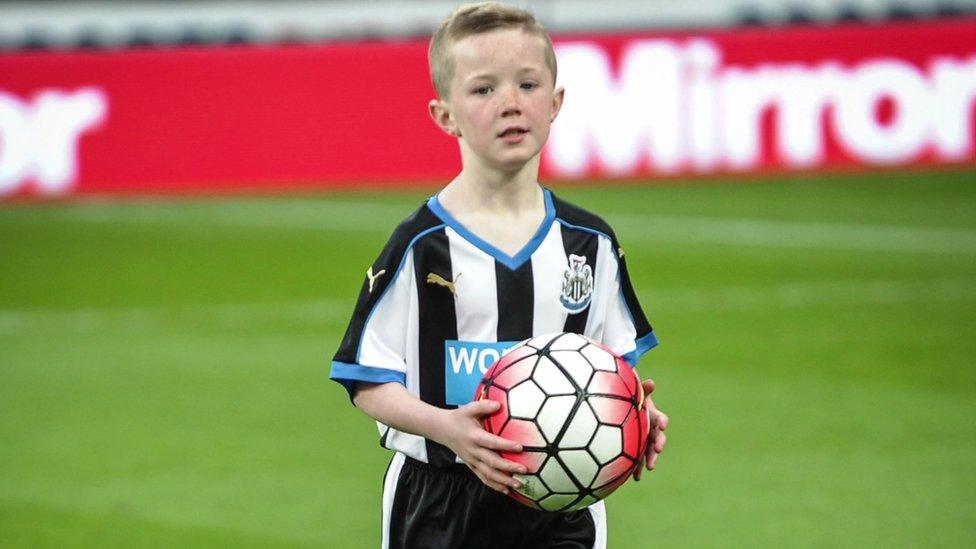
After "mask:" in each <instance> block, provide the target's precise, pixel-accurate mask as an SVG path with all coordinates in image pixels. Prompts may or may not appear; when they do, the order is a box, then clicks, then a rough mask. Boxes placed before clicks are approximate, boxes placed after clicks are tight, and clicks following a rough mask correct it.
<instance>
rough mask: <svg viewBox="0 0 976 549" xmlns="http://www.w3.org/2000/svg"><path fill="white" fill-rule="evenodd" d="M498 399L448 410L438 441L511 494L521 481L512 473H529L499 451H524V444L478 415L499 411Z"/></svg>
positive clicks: (489, 482) (488, 481) (490, 484)
mask: <svg viewBox="0 0 976 549" xmlns="http://www.w3.org/2000/svg"><path fill="white" fill-rule="evenodd" d="M498 406H499V405H498V403H497V402H495V401H493V400H478V401H475V402H470V403H468V404H465V405H464V406H461V407H460V408H458V409H456V410H444V412H445V413H444V414H443V415H442V418H443V421H442V422H441V425H440V426H439V428H438V431H439V432H438V435H439V436H438V438H439V439H440V440H438V442H440V443H441V444H443V445H445V446H447V447H448V448H450V449H451V450H452V451H453V452H454V453H455V454H457V455H458V457H460V458H461V459H462V460H463V461H464V463H465V465H467V466H468V468H469V469H471V470H472V471H474V474H476V475H478V478H479V479H481V482H484V483H485V484H486V485H487V486H488V487H489V488H492V489H494V490H498V491H499V492H502V493H503V494H507V493H508V490H509V489H510V488H518V487H519V485H520V483H519V481H517V480H515V479H514V478H512V473H523V474H524V473H525V472H526V469H525V466H524V465H521V464H519V463H515V462H512V461H508V460H506V459H502V457H501V456H500V455H498V452H499V451H506V452H521V451H522V446H521V445H520V444H518V443H516V442H512V441H510V440H507V439H504V438H502V437H500V436H496V435H493V434H491V433H489V432H488V431H485V430H484V428H483V427H482V426H481V421H480V420H479V419H478V418H480V417H481V416H484V415H488V414H492V413H495V412H496V411H497V410H498Z"/></svg>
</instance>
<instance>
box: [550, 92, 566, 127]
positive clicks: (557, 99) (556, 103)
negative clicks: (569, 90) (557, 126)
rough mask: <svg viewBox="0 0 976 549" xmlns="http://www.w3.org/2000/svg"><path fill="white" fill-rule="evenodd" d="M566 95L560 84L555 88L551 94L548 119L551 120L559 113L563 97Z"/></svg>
mask: <svg viewBox="0 0 976 549" xmlns="http://www.w3.org/2000/svg"><path fill="white" fill-rule="evenodd" d="M565 96H566V88H563V87H562V86H560V87H558V88H556V91H555V92H553V94H552V111H551V114H550V115H549V121H550V122H552V121H554V120H555V119H556V116H558V115H559V110H560V109H562V108H563V98H564V97H565Z"/></svg>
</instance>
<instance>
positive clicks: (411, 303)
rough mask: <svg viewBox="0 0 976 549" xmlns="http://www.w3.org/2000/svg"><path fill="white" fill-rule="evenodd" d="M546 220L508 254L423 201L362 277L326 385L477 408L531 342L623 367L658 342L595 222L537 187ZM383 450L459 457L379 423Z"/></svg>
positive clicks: (613, 245) (618, 257)
mask: <svg viewBox="0 0 976 549" xmlns="http://www.w3.org/2000/svg"><path fill="white" fill-rule="evenodd" d="M543 195H544V201H545V208H546V213H545V218H544V219H543V221H542V224H541V225H540V227H539V229H538V231H537V232H536V233H535V235H534V236H533V238H532V239H531V240H530V241H529V242H528V243H527V244H526V245H525V246H524V248H523V249H522V250H521V251H519V252H518V253H517V254H515V255H514V256H511V255H508V254H506V253H505V252H502V251H501V250H499V249H497V248H495V247H494V246H492V245H491V244H489V243H488V242H486V241H484V240H482V239H480V238H479V237H478V236H477V235H475V234H473V233H472V232H470V231H469V230H467V229H466V228H465V227H464V226H463V225H462V224H461V223H459V222H458V221H457V220H456V219H454V218H453V217H452V216H451V215H450V214H449V213H448V212H447V211H446V210H445V209H444V208H443V207H442V206H441V205H440V203H439V201H438V199H437V197H436V196H434V197H432V198H430V199H429V200H428V201H427V202H426V203H425V204H423V205H422V206H421V207H420V208H419V209H417V210H416V211H415V212H414V213H413V214H412V215H411V216H410V217H409V218H407V219H406V220H405V221H403V222H402V223H401V224H400V225H399V226H398V227H397V228H396V230H394V232H393V235H392V236H391V237H390V240H389V242H387V244H386V246H385V247H384V248H383V251H382V252H381V253H380V255H379V257H378V258H377V259H376V261H375V262H374V263H373V265H372V266H370V267H369V269H368V270H367V272H366V279H365V280H364V282H363V286H362V290H361V291H360V295H359V299H358V301H357V302H356V307H355V310H354V312H353V316H352V320H351V321H350V323H349V327H348V329H347V330H346V334H345V336H344V337H343V339H342V343H341V344H340V346H339V349H338V351H337V352H336V354H335V357H334V359H333V362H332V371H331V374H330V377H331V378H332V379H334V380H336V381H338V382H339V383H341V384H343V385H344V386H345V387H346V388H347V390H349V391H350V396H351V395H352V391H353V388H354V386H355V383H356V382H358V381H364V382H370V383H386V382H396V383H400V384H402V385H404V386H405V387H406V388H407V390H408V391H409V392H410V393H411V394H412V395H414V396H416V397H418V398H420V399H421V400H423V401H424V402H426V403H428V404H432V405H434V406H439V407H441V408H454V407H457V406H460V405H463V404H466V403H468V402H470V401H471V400H473V397H474V393H475V389H476V387H477V385H478V382H479V381H480V380H481V377H482V375H483V374H484V373H485V372H486V371H487V370H488V368H489V367H491V365H492V364H493V363H494V361H495V360H497V359H498V358H499V357H500V356H501V355H502V354H504V352H505V351H507V350H508V349H510V348H512V347H514V346H516V345H518V343H519V342H521V341H523V340H525V339H528V338H530V337H533V336H536V335H541V334H545V333H552V332H564V331H565V332H575V333H579V334H583V335H586V336H588V337H591V338H593V339H595V340H597V341H600V342H602V343H604V344H605V345H607V346H608V347H610V348H611V349H613V350H614V351H615V352H617V353H618V354H620V355H622V356H623V357H624V358H625V359H626V360H627V361H628V362H629V363H630V364H631V365H636V363H637V360H638V358H639V357H640V356H641V355H642V354H643V353H645V352H647V351H648V350H649V349H651V348H653V347H654V346H656V345H657V337H656V336H655V334H654V332H653V331H652V329H651V325H650V324H649V323H648V321H647V318H646V317H645V315H644V312H643V310H642V309H641V307H640V304H639V303H638V301H637V296H636V295H635V293H634V289H633V287H632V285H631V282H630V277H629V276H628V274H627V268H626V263H625V261H624V254H623V252H622V251H621V249H620V246H619V245H618V243H617V240H616V237H615V236H614V233H613V231H612V230H611V229H610V227H609V226H608V225H607V224H606V223H605V222H604V221H603V220H602V219H600V218H599V217H597V216H595V215H593V214H591V213H589V212H586V211H585V210H583V209H581V208H578V207H576V206H574V205H572V204H569V203H568V202H565V201H563V200H560V199H558V198H556V197H555V196H553V194H552V193H551V192H550V191H549V190H548V189H543ZM377 426H378V428H379V431H380V441H381V444H382V445H383V446H384V447H386V448H389V449H391V450H395V451H399V452H402V453H404V454H406V455H407V456H410V457H412V458H414V459H417V460H420V461H423V462H427V463H431V464H434V465H444V464H448V463H454V462H455V461H456V459H457V457H456V456H455V455H454V453H453V452H451V451H450V450H449V449H447V448H446V447H444V446H442V445H440V444H438V443H436V442H433V441H431V440H427V439H425V438H424V437H421V436H418V435H413V434H410V433H405V432H400V431H397V430H396V429H392V428H390V427H389V426H387V425H384V424H382V423H379V422H377Z"/></svg>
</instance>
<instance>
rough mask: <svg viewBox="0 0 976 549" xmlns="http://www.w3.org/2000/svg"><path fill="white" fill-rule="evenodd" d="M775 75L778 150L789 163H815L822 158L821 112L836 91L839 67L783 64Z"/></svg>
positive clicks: (796, 165)
mask: <svg viewBox="0 0 976 549" xmlns="http://www.w3.org/2000/svg"><path fill="white" fill-rule="evenodd" d="M777 78H779V79H781V82H782V90H781V93H780V98H779V101H778V107H779V112H778V113H777V114H778V116H779V119H778V121H777V122H778V123H777V128H776V130H777V142H778V147H779V153H780V155H781V156H782V157H783V160H784V161H785V162H786V163H787V164H788V165H790V166H794V167H806V166H813V165H816V164H819V163H820V162H822V161H823V159H824V124H823V114H824V111H825V110H826V108H827V105H829V104H830V103H831V101H832V100H833V98H834V97H835V95H836V93H835V92H836V90H837V88H838V86H839V82H840V79H841V70H840V67H838V66H837V65H836V64H833V63H824V64H823V65H821V66H819V67H817V68H814V69H809V68H806V67H804V66H802V65H787V66H784V67H783V68H782V69H780V70H779V75H778V76H777Z"/></svg>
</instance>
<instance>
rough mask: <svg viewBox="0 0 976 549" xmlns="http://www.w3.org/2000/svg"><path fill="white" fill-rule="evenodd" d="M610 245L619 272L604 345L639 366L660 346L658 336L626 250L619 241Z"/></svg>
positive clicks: (611, 296)
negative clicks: (639, 295)
mask: <svg viewBox="0 0 976 549" xmlns="http://www.w3.org/2000/svg"><path fill="white" fill-rule="evenodd" d="M608 245H609V246H610V251H611V257H612V260H613V265H614V267H615V273H614V274H613V277H612V280H613V282H612V283H611V284H610V285H609V291H608V296H607V298H608V304H607V308H606V318H605V319H604V332H603V342H604V343H605V344H606V345H607V346H608V347H610V348H611V349H612V350H613V351H614V352H616V353H618V354H620V355H621V356H623V357H624V359H625V360H626V361H627V362H628V363H630V365H631V366H636V365H637V361H638V360H639V359H640V357H641V356H643V355H644V353H646V352H647V351H650V350H651V349H653V348H654V347H656V346H657V345H658V340H657V335H655V333H654V330H653V328H652V327H651V324H650V323H649V322H648V321H647V316H646V315H645V314H644V310H643V309H642V308H641V305H640V302H639V301H638V300H637V294H636V293H635V292H634V287H633V285H632V284H631V282H630V274H629V273H628V272H627V262H626V260H625V259H624V253H623V251H622V250H621V248H620V246H619V245H618V244H617V242H616V239H612V240H611V241H610V242H608Z"/></svg>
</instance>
